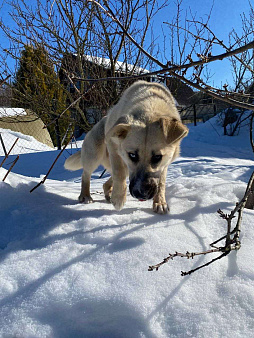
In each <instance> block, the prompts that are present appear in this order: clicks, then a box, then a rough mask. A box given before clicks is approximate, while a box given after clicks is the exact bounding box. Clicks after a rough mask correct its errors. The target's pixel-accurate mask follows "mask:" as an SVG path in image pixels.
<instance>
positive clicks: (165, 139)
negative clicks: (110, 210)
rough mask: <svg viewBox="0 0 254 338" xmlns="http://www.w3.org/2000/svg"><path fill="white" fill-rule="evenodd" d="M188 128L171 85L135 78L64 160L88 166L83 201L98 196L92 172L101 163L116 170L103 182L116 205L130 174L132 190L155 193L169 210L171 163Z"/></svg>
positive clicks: (142, 196) (156, 205)
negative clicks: (167, 189) (93, 194)
mask: <svg viewBox="0 0 254 338" xmlns="http://www.w3.org/2000/svg"><path fill="white" fill-rule="evenodd" d="M187 134H188V129H187V127H186V126H184V125H183V124H182V123H181V119H180V115H179V113H178V111H177V109H176V106H175V102H174V98H173V97H172V95H171V93H170V92H169V90H168V89H167V88H165V87H164V86H163V85H161V84H158V83H148V82H146V81H137V82H135V83H134V84H133V85H131V86H130V87H129V88H128V89H127V90H126V91H125V92H124V93H123V95H122V97H121V98H120V100H119V102H118V103H117V104H116V105H115V106H114V107H113V108H112V109H111V110H110V111H109V113H108V115H107V116H106V117H104V118H103V119H102V120H101V121H100V122H99V123H97V124H96V125H95V126H94V127H93V129H92V130H91V131H89V133H88V134H87V135H86V137H85V140H84V142H83V145H82V150H81V151H79V152H77V153H75V154H74V155H72V156H71V157H69V158H68V159H67V160H66V161H65V168H66V169H68V170H78V169H81V168H82V167H83V169H84V171H83V174H82V187H81V193H80V196H79V201H80V202H84V203H91V202H93V199H92V197H91V195H90V178H91V174H92V173H93V171H94V170H95V169H96V168H97V167H98V166H99V165H100V164H101V165H103V166H104V167H105V168H106V169H107V170H108V171H109V172H110V174H111V177H110V179H109V180H108V181H107V182H106V183H105V184H104V185H103V188H104V194H105V197H106V200H108V201H111V203H112V204H113V205H114V207H115V208H116V209H117V210H121V209H122V208H123V206H124V203H125V201H126V191H127V186H126V178H127V176H128V175H129V182H130V184H129V190H130V193H131V195H132V196H133V197H135V198H137V199H139V200H147V199H151V198H153V210H154V211H155V212H157V213H159V214H165V213H167V212H168V210H169V208H168V205H167V202H166V198H165V180H166V175H167V168H168V165H169V164H170V163H171V162H172V161H173V160H174V159H175V158H176V157H177V156H178V155H179V151H180V142H181V139H182V138H183V137H185V136H186V135H187Z"/></svg>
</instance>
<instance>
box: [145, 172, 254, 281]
mask: <svg viewBox="0 0 254 338" xmlns="http://www.w3.org/2000/svg"><path fill="white" fill-rule="evenodd" d="M253 182H254V172H253V173H252V175H251V177H250V179H249V182H248V185H247V188H246V191H245V194H244V197H243V198H242V200H241V201H240V202H239V203H237V204H236V207H235V208H234V210H232V211H231V212H230V213H229V214H225V213H224V212H223V211H222V210H220V209H219V210H218V211H217V212H218V214H219V215H220V217H221V218H222V219H224V220H226V222H227V234H226V235H225V236H223V237H221V238H219V239H218V240H216V241H215V242H213V243H211V244H210V246H211V247H212V249H210V250H206V251H203V252H191V253H190V252H188V251H187V252H186V253H179V252H175V253H174V254H169V255H168V256H167V257H166V258H164V259H163V261H162V262H160V263H158V264H156V265H151V266H149V268H148V271H153V270H156V271H158V270H159V268H160V267H161V266H162V265H164V264H166V263H168V262H169V261H170V260H172V259H174V258H175V257H185V258H187V259H190V258H191V259H193V258H194V257H195V256H200V255H207V254H211V253H215V252H219V253H221V254H220V255H219V256H218V257H216V258H214V259H212V260H211V261H209V262H207V263H205V264H203V265H200V266H199V267H197V268H195V269H193V270H189V271H187V272H184V271H181V275H182V276H187V275H190V274H192V273H193V272H195V271H197V270H199V269H201V268H204V267H206V266H208V265H210V264H212V263H214V262H215V261H217V260H219V259H221V258H223V257H225V256H227V255H228V254H229V253H230V252H231V251H233V250H239V249H240V247H241V242H240V239H239V237H240V232H241V222H242V214H243V210H244V208H245V207H246V203H247V202H248V200H249V197H250V196H251V194H253V185H254V184H253ZM252 208H253V206H252ZM237 213H238V216H237V222H236V225H235V227H234V229H233V230H232V220H233V219H234V218H236V214H237ZM223 240H225V243H224V245H223V246H219V247H218V246H216V244H217V243H219V242H220V241H223Z"/></svg>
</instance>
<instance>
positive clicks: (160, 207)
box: [153, 202, 169, 215]
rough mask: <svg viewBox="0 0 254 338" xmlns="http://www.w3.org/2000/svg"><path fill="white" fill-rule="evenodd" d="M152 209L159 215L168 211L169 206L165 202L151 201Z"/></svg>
mask: <svg viewBox="0 0 254 338" xmlns="http://www.w3.org/2000/svg"><path fill="white" fill-rule="evenodd" d="M153 211H154V212H156V213H157V214H160V215H165V214H168V213H169V206H168V204H167V203H166V202H165V203H155V202H154V203H153Z"/></svg>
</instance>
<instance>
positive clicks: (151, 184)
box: [129, 168, 161, 200]
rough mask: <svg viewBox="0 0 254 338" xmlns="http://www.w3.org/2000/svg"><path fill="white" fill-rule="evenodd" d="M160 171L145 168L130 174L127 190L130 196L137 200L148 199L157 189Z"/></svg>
mask: <svg viewBox="0 0 254 338" xmlns="http://www.w3.org/2000/svg"><path fill="white" fill-rule="evenodd" d="M160 174H161V173H160V172H154V173H152V172H148V171H146V169H145V168H141V169H140V170H139V171H137V172H134V173H132V175H130V184H129V190H130V193H131V195H132V197H135V198H137V199H139V200H149V199H151V198H153V197H154V196H155V194H156V193H157V191H158V184H159V179H160Z"/></svg>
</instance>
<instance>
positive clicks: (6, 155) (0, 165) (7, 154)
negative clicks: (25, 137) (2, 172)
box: [0, 134, 19, 168]
mask: <svg viewBox="0 0 254 338" xmlns="http://www.w3.org/2000/svg"><path fill="white" fill-rule="evenodd" d="M0 139H1V143H2V146H3V149H4V152H5V157H4V159H3V161H2V162H1V164H0V168H1V167H2V165H3V164H4V162H5V161H6V160H7V158H8V156H9V155H10V153H11V151H12V149H13V148H14V147H15V145H16V143H17V142H18V140H19V137H17V138H16V140H15V141H14V143H13V145H12V146H11V148H10V150H9V151H8V152H6V149H5V146H4V141H3V139H2V136H1V134H0Z"/></svg>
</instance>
